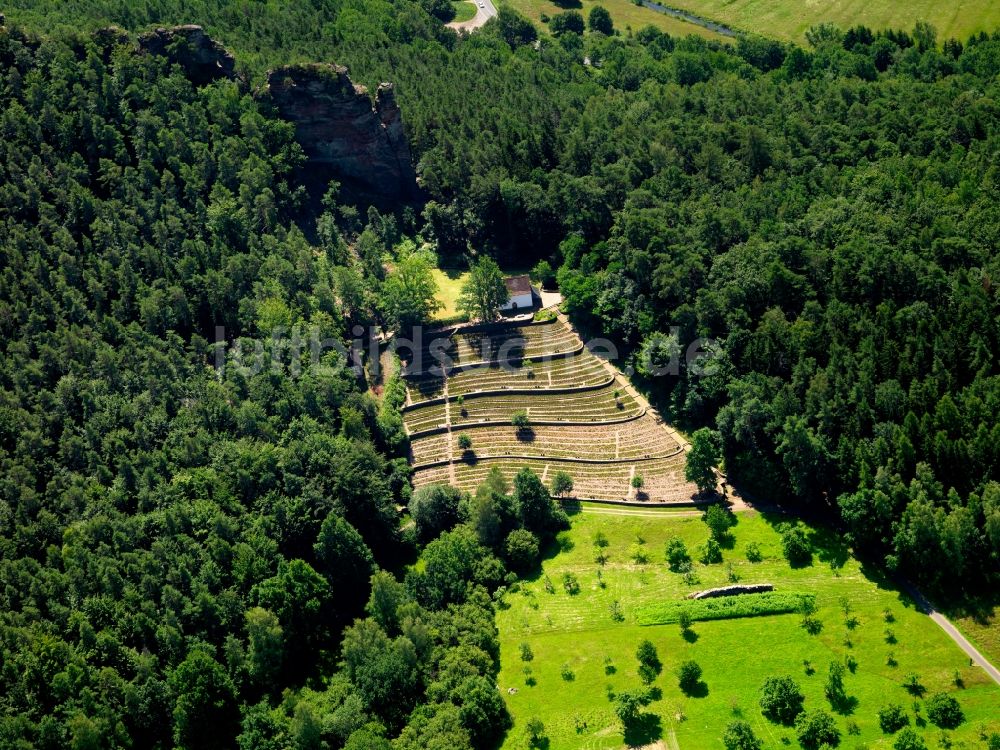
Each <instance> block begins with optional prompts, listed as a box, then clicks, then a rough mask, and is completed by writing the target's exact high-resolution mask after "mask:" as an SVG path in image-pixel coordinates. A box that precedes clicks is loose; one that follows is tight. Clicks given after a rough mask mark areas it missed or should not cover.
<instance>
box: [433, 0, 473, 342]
mask: <svg viewBox="0 0 1000 750" xmlns="http://www.w3.org/2000/svg"><path fill="white" fill-rule="evenodd" d="M460 5H468V6H470V7H472V4H471V3H466V2H459V3H455V6H456V8H457V7H458V6H460ZM472 15H475V9H474V8H473V12H472ZM471 17H472V16H470V18H471ZM455 20H456V21H463V20H465V21H467V20H469V19H468V18H465V19H463V18H459V17H458V16H456V18H455ZM432 274H433V276H434V283H435V284H437V288H438V291H437V300H438V302H440V303H441V308H440V309H439V310H438V311H437V312H436V313H434V320H435V322H438V323H457V322H458V321H461V320H465V316H464V315H461V314H460V313H459V312H458V295H459V294H461V292H462V284H464V283H465V279H466V277H467V276H468V275H469V272H468V271H456V270H454V269H441V268H435V269H434V270H433V271H432Z"/></svg>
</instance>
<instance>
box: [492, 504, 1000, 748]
mask: <svg viewBox="0 0 1000 750" xmlns="http://www.w3.org/2000/svg"><path fill="white" fill-rule="evenodd" d="M600 509H601V508H600V506H596V507H593V508H590V507H588V508H586V511H587V512H583V513H577V514H574V516H573V520H572V529H571V530H570V531H568V532H566V533H565V534H563V535H562V536H561V538H560V546H561V549H560V550H559V551H558V553H557V554H554V555H550V556H549V557H548V558H547V559H546V561H545V562H544V564H543V568H542V571H541V572H540V573H539V575H538V576H537V577H536V578H535V579H533V580H531V581H528V582H526V583H524V584H523V585H522V586H521V587H520V590H518V591H515V592H511V593H509V594H507V596H506V597H505V607H506V608H504V609H501V610H500V611H499V612H498V613H497V624H498V627H499V629H500V636H501V673H500V677H499V683H500V687H501V689H502V690H503V692H504V695H505V698H506V700H507V703H508V706H509V707H510V711H511V714H512V715H513V717H514V721H515V726H514V728H513V729H512V730H511V731H510V732H509V733H508V736H507V739H506V741H505V743H504V745H503V747H504V748H522V747H525V741H524V726H525V724H526V722H527V720H528V719H529V718H531V717H538V718H539V719H541V721H542V722H543V724H544V725H545V733H546V734H547V735H548V738H549V743H550V744H549V748H550V750H561V749H562V748H566V749H567V750H569V749H570V748H574V749H575V748H589V749H597V748H601V749H603V748H607V749H608V750H611V749H612V748H614V749H616V750H617V748H621V747H622V745H623V742H624V740H625V738H624V737H623V736H622V733H621V728H620V725H619V723H618V721H617V719H616V718H615V716H614V713H613V707H612V704H611V702H610V701H609V700H608V692H609V691H611V692H614V691H621V690H625V689H632V688H635V687H638V686H639V685H640V682H639V679H638V676H637V671H636V670H637V666H638V664H637V661H636V657H635V652H636V648H637V647H638V644H639V643H640V642H641V641H642V640H643V639H647V638H648V639H649V640H651V641H652V642H653V643H654V644H655V646H656V648H657V650H658V652H659V657H660V659H661V660H662V662H663V665H664V668H663V672H662V674H661V675H660V676H659V677H658V678H657V680H656V681H655V683H654V685H655V686H657V687H659V688H660V689H661V690H662V698H661V699H660V700H657V701H655V702H653V703H652V704H650V705H649V706H648V707H647V709H646V711H647V712H649V714H650V715H649V717H648V721H647V722H646V723H645V728H646V731H645V735H646V736H644V737H630V738H629V739H630V740H632V741H638V742H640V743H641V742H650V743H652V742H656V741H662V742H663V743H664V745H665V746H666V747H671V748H682V749H683V750H694V749H700V748H720V747H721V746H722V745H721V742H720V737H721V734H722V731H723V729H724V727H725V725H726V724H727V723H728V722H729V721H732V720H733V719H734V718H737V717H738V716H742V717H743V718H745V719H746V720H747V721H749V722H750V723H751V725H752V726H753V728H754V731H755V732H756V733H757V735H758V736H760V737H761V738H762V739H763V740H764V743H765V747H768V748H771V749H772V750H774V749H776V748H779V747H781V746H782V744H783V743H785V742H789V743H790V745H789V746H790V747H798V743H797V741H796V739H795V736H794V731H793V730H791V729H789V728H785V727H780V726H778V725H775V724H772V723H770V722H768V721H767V720H766V719H764V717H763V716H762V715H761V714H760V711H759V708H758V705H757V698H758V691H759V689H760V685H761V683H762V682H763V680H764V679H765V678H766V677H768V676H770V675H774V674H788V675H791V676H792V677H793V678H794V679H795V680H796V681H797V682H798V683H799V684H800V685H801V686H802V688H803V691H804V693H805V695H806V704H805V705H806V709H807V710H810V709H815V708H820V707H822V708H825V709H827V710H829V704H828V703H827V701H826V699H825V698H824V695H823V687H824V684H825V681H826V672H827V668H828V666H829V664H830V662H831V661H834V660H836V661H839V662H842V663H843V662H844V660H845V659H846V658H847V657H848V656H850V657H852V658H853V659H854V660H856V671H855V672H854V673H848V675H847V677H846V680H845V682H846V688H847V693H848V695H849V696H853V697H854V698H855V699H856V701H857V702H856V705H855V706H854V707H853V710H852V712H851V713H850V715H846V716H844V715H837V717H836V720H837V724H838V727H839V728H840V730H841V732H842V742H841V747H842V748H855V747H861V746H862V745H867V746H868V747H869V748H886V749H888V748H890V747H891V745H892V742H891V738H889V737H886V736H884V735H883V734H882V732H881V730H880V729H879V726H878V720H877V717H876V712H877V711H878V709H879V708H880V707H882V706H883V705H884V704H885V703H887V702H889V701H892V702H896V703H899V704H900V705H902V706H904V707H905V708H906V709H907V711H908V712H910V714H911V721H912V718H913V717H912V706H913V703H914V698H913V697H912V696H910V695H909V693H907V692H906V690H904V688H903V687H902V682H903V678H904V677H905V676H906V675H907V674H908V673H911V672H912V673H915V674H917V675H918V676H919V679H920V682H921V683H922V684H923V685H924V687H926V689H927V695H928V696H929V695H932V694H934V693H936V692H938V691H945V692H950V693H953V694H954V695H955V696H956V698H957V699H958V700H959V702H960V703H961V705H962V708H963V711H964V713H965V716H966V721H965V722H964V723H963V724H962V725H961V726H960V727H959V728H958V729H957V730H955V731H953V732H950V733H949V734H950V736H951V739H952V740H954V741H955V743H956V747H957V746H960V745H961V743H963V742H964V743H966V746H967V747H970V748H972V747H982V743H981V742H980V741H979V732H980V730H981V729H982V728H983V727H987V728H990V729H991V730H992V731H1000V720H998V711H997V707H998V706H1000V688H998V687H997V686H996V685H995V684H993V683H992V682H990V681H989V680H988V678H987V677H986V676H985V675H984V674H983V673H982V671H981V670H979V669H976V668H970V667H969V660H968V658H966V657H965V656H964V654H963V653H962V652H961V651H960V650H959V649H958V647H957V646H955V645H954V644H953V643H952V642H951V641H950V640H949V639H948V638H947V636H946V635H945V634H944V633H943V632H942V631H941V630H940V629H939V628H938V627H937V626H936V625H934V623H933V622H931V621H930V620H929V619H928V618H926V617H925V616H924V615H922V614H920V613H919V612H917V611H916V610H915V609H914V608H913V606H912V604H911V603H910V602H909V600H908V599H907V597H905V595H903V594H901V593H899V592H898V591H896V590H895V589H894V588H893V587H892V586H891V585H890V584H888V583H887V582H886V581H884V580H882V579H881V578H880V577H879V576H878V574H877V573H876V572H874V571H870V570H866V569H863V568H862V566H861V565H860V564H859V563H858V562H857V561H856V560H854V559H852V558H850V556H849V555H848V553H847V550H845V549H844V548H843V547H842V546H841V545H840V543H839V540H838V538H837V537H836V536H835V535H833V534H830V533H827V532H824V531H821V530H813V531H811V538H812V541H813V542H814V546H815V548H816V549H817V550H818V553H817V555H816V556H815V557H814V560H813V564H812V565H809V566H806V567H802V568H797V569H792V568H790V567H789V566H788V564H787V563H786V562H785V560H784V558H783V557H782V556H781V546H780V537H779V535H778V534H777V532H776V531H775V530H774V528H773V526H772V523H773V521H774V519H769V518H765V517H763V516H760V515H757V514H741V515H740V516H739V524H738V525H737V526H736V528H735V529H734V536H735V542H734V545H733V547H732V548H731V549H725V550H724V551H723V555H724V561H723V564H721V565H711V566H703V565H700V564H696V565H695V572H696V574H697V576H698V578H699V579H700V580H699V581H698V582H697V583H695V584H692V585H686V584H685V583H684V581H683V579H682V577H681V576H680V575H678V574H674V573H670V572H669V571H668V569H667V567H666V564H665V562H664V557H663V550H664V547H665V544H666V541H667V540H668V539H669V538H671V537H673V536H679V537H681V538H682V539H683V540H684V541H685V543H686V544H687V546H688V549H689V551H691V552H692V555H695V548H696V547H697V546H698V545H700V544H703V543H704V542H705V541H706V540H707V538H708V532H707V529H706V527H705V525H704V524H703V523H702V522H701V521H700V520H699V519H698V518H697V517H689V516H687V515H683V514H680V513H673V514H671V513H669V512H667V513H663V514H662V515H658V514H654V513H649V512H646V513H645V514H644V515H642V516H639V515H634V514H621V515H617V514H613V513H601V512H595V511H599V510H600ZM598 530H600V531H601V532H602V533H603V534H604V535H605V536H606V537H607V539H608V542H609V546H608V547H607V553H608V556H609V557H608V561H607V563H606V564H605V565H604V566H603V568H599V566H598V565H597V564H596V563H595V562H594V546H593V543H592V540H593V538H594V534H595V533H596V532H597V531H598ZM639 539H642V540H643V543H641V544H640V543H639ZM750 542H755V543H756V544H758V545H759V547H760V549H761V551H762V552H763V555H764V559H763V561H762V562H760V563H755V564H751V563H749V562H747V560H746V554H745V552H746V545H747V544H748V543H750ZM640 549H641V550H645V552H646V554H647V555H648V558H649V562H648V563H646V564H637V563H636V562H635V561H634V558H635V553H636V552H637V550H640ZM727 563H731V564H732V566H733V572H734V573H735V574H736V575H737V576H739V578H740V580H741V582H743V583H773V584H774V585H775V586H779V587H780V588H781V589H783V590H787V591H796V592H808V593H812V594H815V596H816V605H817V612H816V615H815V616H816V617H817V618H818V619H819V620H820V622H821V623H822V629H821V630H820V632H819V633H818V634H816V635H809V634H807V633H806V632H805V630H804V629H803V628H802V626H801V624H800V619H801V618H800V617H799V615H794V614H791V615H775V616H767V617H753V618H745V619H734V620H716V621H710V622H698V623H695V625H694V626H693V633H694V634H693V635H689V636H688V637H687V638H685V637H684V636H682V634H681V631H680V628H679V627H678V626H677V625H657V626H649V627H642V626H640V625H639V624H638V622H637V613H638V611H639V610H640V608H642V607H644V606H648V605H652V604H656V603H660V602H664V601H677V600H680V599H682V598H683V597H684V596H685V595H686V594H688V593H690V592H691V591H693V590H700V589H703V588H709V587H715V586H721V585H725V584H726V583H728V576H727V569H726V568H727ZM598 570H600V571H601V574H602V575H601V579H602V581H603V587H602V585H601V582H600V581H599V580H598V576H597V574H598ZM567 573H569V574H572V575H574V576H576V578H577V580H578V581H579V585H580V592H579V593H578V594H576V595H570V594H568V593H567V592H566V591H565V590H564V588H563V586H562V580H563V576H564V574H567ZM546 579H547V580H548V581H549V582H550V584H551V588H552V590H553V593H548V591H547V590H546ZM842 600H846V601H848V602H849V603H850V606H851V613H850V614H851V616H853V617H855V618H857V624H856V626H855V627H854V628H853V629H848V628H847V626H846V624H845V620H846V618H845V615H844V612H843V610H842V608H841V602H842ZM615 602H618V605H617V608H618V610H619V611H620V617H621V620H620V621H616V619H614V618H613V616H612V611H613V608H614V606H615V605H614V603H615ZM886 610H888V611H889V612H890V613H891V616H892V620H893V621H892V622H886V619H885V614H884V613H885V611H886ZM887 630H889V631H891V634H892V636H893V637H894V638H895V639H896V640H897V642H896V643H895V644H890V643H887ZM848 640H849V642H850V645H847V641H848ZM522 643H527V644H529V646H530V648H531V650H532V651H533V653H534V659H533V660H532V661H531V662H530V663H529V664H528V666H529V667H530V669H531V677H532V679H533V680H534V681H535V684H534V685H533V686H532V685H528V684H526V677H525V674H524V673H523V671H522V669H523V667H524V666H525V663H524V662H522V661H521V659H520V655H519V654H520V644H522ZM890 652H891V653H893V654H894V657H895V661H896V666H890V665H888V664H887V657H888V655H889V654H890ZM685 659H695V660H696V661H697V662H698V663H699V664H700V665H701V666H702V668H703V669H704V675H703V678H702V679H703V682H704V686H705V687H704V689H703V690H702V693H703V695H702V696H700V697H687V696H685V695H684V694H682V693H681V692H680V690H679V689H678V687H677V680H676V678H675V676H674V670H675V669H676V668H677V666H678V665H679V664H680V662H681V661H683V660H685ZM807 662H808V664H809V666H810V667H811V668H812V669H814V670H815V672H814V673H813V674H812V675H807V674H806V663H807ZM564 675H565V676H564ZM956 675H958V676H959V678H960V679H961V681H962V683H963V684H964V688H958V687H957V686H956V684H955V677H956ZM567 678H569V679H567ZM510 688H514V689H515V691H516V692H515V693H513V694H511V693H509V692H508V690H509V689H510ZM922 714H923V715H924V716H926V711H922ZM852 722H853V723H856V724H857V731H858V734H856V735H851V734H848V726H849V724H850V723H852ZM920 731H921V732H923V733H924V735H925V738H926V739H927V741H928V747H932V748H933V747H939V746H940V738H941V732H940V730H938V729H936V728H935V727H933V726H929V725H928V726H926V727H923V728H921V729H920Z"/></svg>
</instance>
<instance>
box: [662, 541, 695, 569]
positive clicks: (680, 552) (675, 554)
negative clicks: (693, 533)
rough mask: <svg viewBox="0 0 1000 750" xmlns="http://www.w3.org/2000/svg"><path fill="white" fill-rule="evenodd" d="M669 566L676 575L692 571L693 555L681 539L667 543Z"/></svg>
mask: <svg viewBox="0 0 1000 750" xmlns="http://www.w3.org/2000/svg"><path fill="white" fill-rule="evenodd" d="M666 555H667V565H668V566H669V567H670V569H671V570H672V571H673V572H674V573H683V572H684V571H686V570H690V569H691V555H689V554H688V551H687V546H686V545H685V544H684V540H683V539H681V538H680V537H676V536H675V537H673V538H672V539H670V540H669V541H668V542H667V551H666Z"/></svg>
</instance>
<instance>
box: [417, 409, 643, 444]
mask: <svg viewBox="0 0 1000 750" xmlns="http://www.w3.org/2000/svg"><path fill="white" fill-rule="evenodd" d="M645 413H646V410H645V409H643V410H642V411H640V412H638V413H637V414H632V415H629V416H627V417H619V418H618V419H607V420H589V421H583V420H576V421H568V420H566V421H564V420H560V419H533V420H531V427H532V428H534V427H601V426H605V425H612V424H624V423H625V422H634V421H635V420H637V419H639V418H640V417H641V416H643V415H644V414H645ZM513 426H514V425H512V424H511V423H510V420H509V419H504V420H499V419H494V420H486V421H482V422H457V423H455V422H453V423H452V424H450V425H441V426H439V427H428V428H427V429H426V430H418V431H416V432H412V433H410V437H411V438H413V439H416V438H422V437H430V436H431V435H440V434H441V433H442V432H447V431H448V430H449V428H453V429H461V430H469V429H475V428H477V427H513Z"/></svg>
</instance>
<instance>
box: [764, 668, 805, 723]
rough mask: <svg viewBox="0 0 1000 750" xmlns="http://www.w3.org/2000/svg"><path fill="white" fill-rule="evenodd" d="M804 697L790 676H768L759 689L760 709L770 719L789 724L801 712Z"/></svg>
mask: <svg viewBox="0 0 1000 750" xmlns="http://www.w3.org/2000/svg"><path fill="white" fill-rule="evenodd" d="M805 699H806V698H805V696H804V695H803V694H802V690H801V689H800V688H799V686H798V683H796V682H795V680H793V679H792V678H791V677H787V676H779V677H768V678H767V679H766V680H764V685H763V686H762V687H761V691H760V710H761V712H762V713H763V714H764V716H766V717H767V718H769V719H770V720H771V721H774V722H777V723H779V724H785V725H790V724H792V723H793V722H794V721H795V717H796V716H798V715H799V714H800V713H802V704H803V703H804V702H805Z"/></svg>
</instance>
